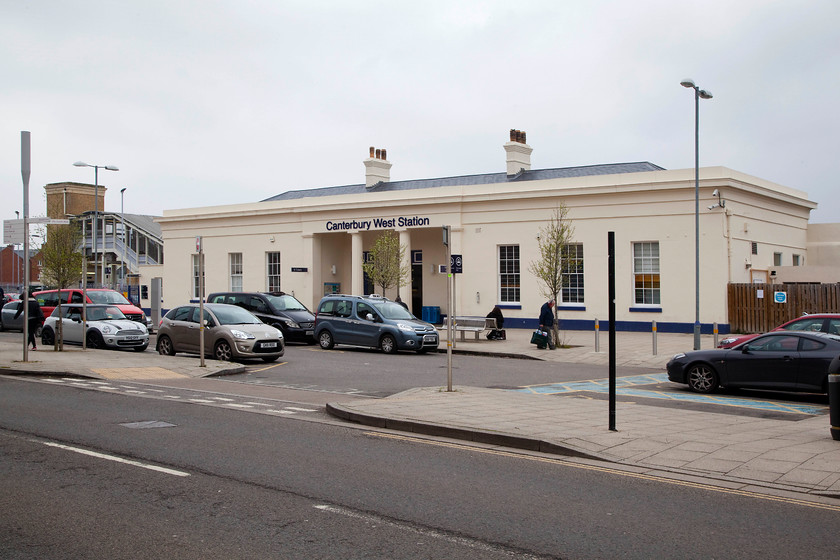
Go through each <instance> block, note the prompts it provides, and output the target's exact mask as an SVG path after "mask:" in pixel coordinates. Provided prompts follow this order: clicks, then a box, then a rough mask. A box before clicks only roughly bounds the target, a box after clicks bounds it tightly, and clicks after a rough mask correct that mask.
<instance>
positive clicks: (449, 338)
mask: <svg viewBox="0 0 840 560" xmlns="http://www.w3.org/2000/svg"><path fill="white" fill-rule="evenodd" d="M450 233H451V229H450V226H443V244H444V245H446V260H448V261H449V262H450V263H451V262H452V247H451V246H450V243H449V239H450V237H449V236H450ZM451 270H452V268H451V266H450V269H449V272H447V274H446V307H447V310H446V390H447V391H449V392H452V339H453V338H455V337H454V336H453V335H454V334H455V333H454V332H453V330H452V320H453V317H452V313H453V305H452V272H451Z"/></svg>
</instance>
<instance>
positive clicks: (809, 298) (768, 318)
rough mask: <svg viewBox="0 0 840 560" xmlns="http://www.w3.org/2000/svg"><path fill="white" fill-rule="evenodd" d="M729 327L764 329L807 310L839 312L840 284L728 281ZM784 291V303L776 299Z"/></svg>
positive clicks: (735, 329)
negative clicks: (734, 282) (742, 282)
mask: <svg viewBox="0 0 840 560" xmlns="http://www.w3.org/2000/svg"><path fill="white" fill-rule="evenodd" d="M728 292H729V293H728V298H729V328H730V330H731V331H732V332H734V333H756V332H767V331H769V330H771V329H773V328H775V327H777V326H779V325H780V324H781V323H784V322H785V321H790V320H791V319H795V318H797V317H800V316H802V315H804V314H806V313H840V284H729V290H728ZM776 292H784V294H785V296H786V302H785V303H777V302H776V298H775V295H776Z"/></svg>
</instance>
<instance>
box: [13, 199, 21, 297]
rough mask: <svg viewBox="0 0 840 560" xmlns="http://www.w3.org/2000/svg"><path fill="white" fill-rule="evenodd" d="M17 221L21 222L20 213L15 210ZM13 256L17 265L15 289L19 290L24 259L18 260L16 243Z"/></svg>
mask: <svg viewBox="0 0 840 560" xmlns="http://www.w3.org/2000/svg"><path fill="white" fill-rule="evenodd" d="M15 219H16V220H20V212H18V211H17V210H15ZM12 256H13V257H14V258H13V259H12V261H13V262H14V263H15V270H14V280H15V289H17V286H18V284H19V283H20V282H18V280H19V279H20V277H21V274H20V263H21V261H22V260H23V259H18V258H17V256H18V255H17V243H15V244H14V245H12Z"/></svg>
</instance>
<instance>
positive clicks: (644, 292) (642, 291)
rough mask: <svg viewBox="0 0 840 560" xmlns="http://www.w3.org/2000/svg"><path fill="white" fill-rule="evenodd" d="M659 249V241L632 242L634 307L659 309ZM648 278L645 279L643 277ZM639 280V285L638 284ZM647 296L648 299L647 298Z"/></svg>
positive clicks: (660, 302) (660, 292) (660, 295)
mask: <svg viewBox="0 0 840 560" xmlns="http://www.w3.org/2000/svg"><path fill="white" fill-rule="evenodd" d="M659 249H660V247H659V241H634V242H633V247H632V251H633V306H634V307H660V306H661V305H662V276H661V274H662V273H661V267H660V263H661V254H660V250H659ZM648 276H649V277H650V278H649V279H646V278H645V277H648ZM640 279H641V285H640V284H639V281H640ZM648 294H649V295H650V297H648ZM640 295H641V298H640V297H639V296H640ZM648 300H649V301H648Z"/></svg>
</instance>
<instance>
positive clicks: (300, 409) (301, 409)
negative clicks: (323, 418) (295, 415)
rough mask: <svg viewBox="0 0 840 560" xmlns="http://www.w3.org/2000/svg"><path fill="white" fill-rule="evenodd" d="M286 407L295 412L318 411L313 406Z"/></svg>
mask: <svg viewBox="0 0 840 560" xmlns="http://www.w3.org/2000/svg"><path fill="white" fill-rule="evenodd" d="M286 409H288V410H295V411H297V412H318V411H317V410H315V409H314V408H298V407H296V406H287V407H286Z"/></svg>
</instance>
